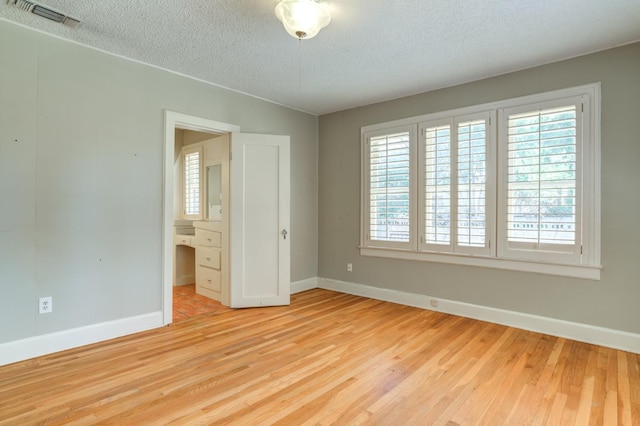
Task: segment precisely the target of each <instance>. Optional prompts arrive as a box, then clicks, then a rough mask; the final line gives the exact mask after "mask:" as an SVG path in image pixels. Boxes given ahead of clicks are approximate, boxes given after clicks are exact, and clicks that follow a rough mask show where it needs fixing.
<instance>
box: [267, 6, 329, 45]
mask: <svg viewBox="0 0 640 426" xmlns="http://www.w3.org/2000/svg"><path fill="white" fill-rule="evenodd" d="M276 17H277V18H278V19H279V20H280V21H281V22H282V24H283V25H284V28H285V30H287V32H288V33H289V34H291V36H292V37H295V38H297V39H300V40H302V39H308V38H312V37H315V36H316V34H318V32H319V31H320V30H321V29H322V28H324V27H326V26H327V25H328V24H329V22H330V21H331V15H330V14H329V9H328V8H327V6H326V5H325V4H321V3H318V2H317V1H315V0H282V1H281V2H280V3H278V4H277V5H276Z"/></svg>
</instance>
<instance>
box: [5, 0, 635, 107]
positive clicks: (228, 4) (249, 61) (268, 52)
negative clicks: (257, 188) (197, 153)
mask: <svg viewBox="0 0 640 426" xmlns="http://www.w3.org/2000/svg"><path fill="white" fill-rule="evenodd" d="M0 1H1V2H2V4H0V19H6V20H9V21H14V22H17V23H20V24H23V25H25V26H28V27H33V28H36V29H39V30H41V31H44V32H47V33H51V34H54V35H57V36H60V37H63V38H66V39H70V40H74V41H77V42H79V43H83V44H86V45H89V46H93V47H97V48H99V49H102V50H105V51H108V52H112V53H115V54H119V55H122V56H125V57H128V58H132V59H136V60H139V61H142V62H145V63H149V64H153V65H156V66H159V67H162V68H166V69H169V70H172V71H176V72H179V73H182V74H186V75H189V76H192V77H196V78H198V79H201V80H205V81H208V82H211V83H214V84H216V85H219V86H222V87H226V88H229V89H233V90H236V91H239V92H243V93H248V94H251V95H253V96H257V97H260V98H264V99H268V100H270V101H274V102H277V103H280V104H283V105H286V106H290V107H293V108H296V109H299V110H302V111H306V112H310V113H313V114H324V113H328V112H334V111H339V110H343V109H347V108H352V107H355V106H360V105H367V104H371V103H375V102H379V101H384V100H388V99H393V98H398V97H401V96H406V95H411V94H415V93H420V92H424V91H428V90H433V89H437V88H441V87H446V86H451V85H454V84H459V83H462V82H467V81H472V80H477V79H481V78H485V77H489V76H493V75H497V74H503V73H506V72H510V71H514V70H518V69H523V68H528V67H531V66H535V65H539V64H543V63H549V62H553V61H557V60H561V59H565V58H569V57H573V56H578V55H581V54H585V53H590V52H594V51H598V50H602V49H606V48H609V47H613V46H618V45H622V44H627V43H630V42H634V41H638V40H640V0H606V1H605V0H327V1H328V2H329V5H330V10H331V12H332V21H331V23H330V24H329V26H328V27H326V28H325V29H323V30H322V31H321V32H320V34H318V36H316V37H315V38H313V39H311V40H306V41H303V42H302V43H299V42H298V41H297V40H295V39H294V38H292V37H291V36H289V35H288V34H287V33H286V32H285V30H284V28H283V27H282V24H281V23H280V22H279V21H278V20H277V19H276V17H275V15H274V12H273V10H274V6H275V4H276V3H277V1H278V0H180V1H176V0H152V1H149V0H45V1H42V2H38V1H36V2H37V3H38V4H43V5H46V6H48V7H50V8H52V9H55V10H58V11H60V12H62V13H66V14H68V15H70V16H72V17H74V18H77V19H79V20H80V21H81V22H82V23H81V24H80V26H78V27H77V28H68V27H65V26H63V25H61V24H56V23H53V22H51V21H48V20H46V19H43V18H40V17H37V16H36V15H33V14H28V13H26V12H24V11H22V10H20V9H18V8H16V7H14V6H8V5H7V2H6V0H0ZM323 1H324V0H323Z"/></svg>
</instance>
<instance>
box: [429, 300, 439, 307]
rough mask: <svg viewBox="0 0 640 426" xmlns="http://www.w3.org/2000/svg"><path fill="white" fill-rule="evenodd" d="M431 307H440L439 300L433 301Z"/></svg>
mask: <svg viewBox="0 0 640 426" xmlns="http://www.w3.org/2000/svg"><path fill="white" fill-rule="evenodd" d="M431 306H433V307H434V308H437V307H438V299H431Z"/></svg>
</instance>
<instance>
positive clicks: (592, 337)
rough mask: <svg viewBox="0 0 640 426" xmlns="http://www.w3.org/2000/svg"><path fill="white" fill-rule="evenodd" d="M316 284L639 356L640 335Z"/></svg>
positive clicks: (420, 297)
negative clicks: (434, 304) (435, 304)
mask: <svg viewBox="0 0 640 426" xmlns="http://www.w3.org/2000/svg"><path fill="white" fill-rule="evenodd" d="M317 281H318V287H320V288H324V289H327V290H334V291H339V292H341V293H348V294H353V295H357V296H364V297H369V298H371V299H377V300H384V301H386V302H393V303H399V304H402V305H408V306H414V307H417V308H423V309H429V310H432V311H437V312H443V313H447V314H452V315H458V316H462V317H466V318H473V319H478V320H482V321H487V322H492V323H496V324H502V325H507V326H510V327H516V328H521V329H524V330H529V331H535V332H538V333H544V334H549V335H552V336H557V337H564V338H567V339H572V340H577V341H579V342H585V343H591V344H594V345H600V346H606V347H609V348H613V349H620V350H623V351H628V352H633V353H637V354H640V334H635V333H629V332H626V331H619V330H613V329H610V328H604V327H596V326H593V325H588V324H581V323H576V322H570V321H564V320H559V319H555V318H548V317H542V316H538V315H531V314H526V313H522V312H516V311H508V310H505V309H497V308H491V307H487V306H480V305H473V304H470V303H464V302H457V301H455V300H446V299H440V298H437V297H430V296H424V295H421V294H414V293H406V292H402V291H397V290H389V289H384V288H378V287H371V286H368V285H363V284H356V283H350V282H345V281H337V280H330V279H327V278H318V280H317ZM432 300H434V301H437V306H436V307H434V306H433V305H432V304H431V301H432Z"/></svg>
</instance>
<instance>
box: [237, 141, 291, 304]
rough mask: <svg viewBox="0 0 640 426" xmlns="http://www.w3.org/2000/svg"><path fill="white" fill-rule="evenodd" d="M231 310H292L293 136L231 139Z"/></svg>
mask: <svg viewBox="0 0 640 426" xmlns="http://www.w3.org/2000/svg"><path fill="white" fill-rule="evenodd" d="M230 169H231V191H230V196H231V200H230V204H231V207H230V222H231V223H230V228H231V239H230V240H231V241H230V244H231V250H230V251H231V268H230V271H231V276H230V287H231V288H230V290H231V291H230V296H231V297H230V301H229V302H230V306H231V307H232V308H246V307H255V306H275V305H288V304H289V293H290V286H291V282H290V270H289V267H290V265H289V264H290V241H291V238H290V234H289V136H277V135H259V134H248V133H232V134H231V165H230Z"/></svg>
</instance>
